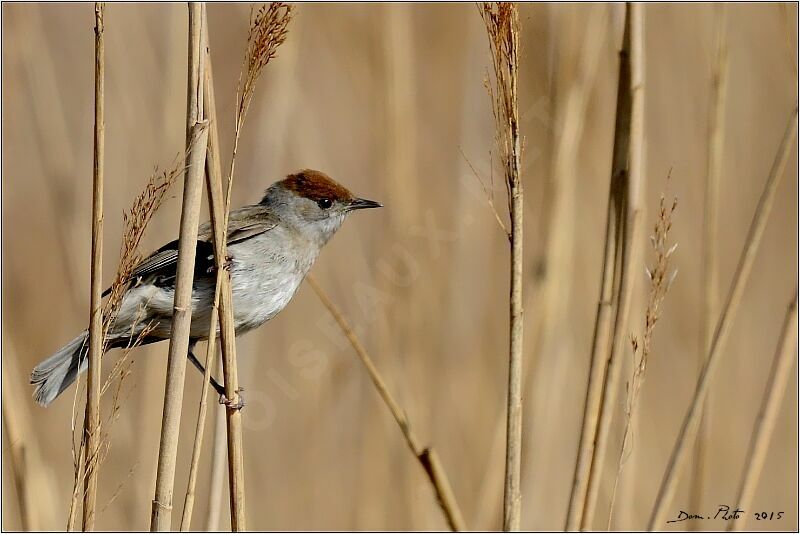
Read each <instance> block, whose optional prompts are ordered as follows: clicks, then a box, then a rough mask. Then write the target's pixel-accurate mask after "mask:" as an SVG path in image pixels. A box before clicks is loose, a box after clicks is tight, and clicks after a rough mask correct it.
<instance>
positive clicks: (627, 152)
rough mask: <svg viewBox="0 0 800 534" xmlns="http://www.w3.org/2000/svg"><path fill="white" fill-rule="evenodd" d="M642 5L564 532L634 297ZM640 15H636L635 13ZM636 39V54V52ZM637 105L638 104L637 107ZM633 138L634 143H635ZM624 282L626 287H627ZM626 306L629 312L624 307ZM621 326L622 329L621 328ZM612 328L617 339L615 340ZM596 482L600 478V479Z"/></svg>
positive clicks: (624, 86)
mask: <svg viewBox="0 0 800 534" xmlns="http://www.w3.org/2000/svg"><path fill="white" fill-rule="evenodd" d="M640 9H641V7H638V6H636V7H633V6H631V5H630V4H626V6H625V23H624V32H623V37H622V48H621V50H620V53H619V58H620V62H619V82H618V87H617V110H616V119H615V125H614V148H613V158H612V162H611V181H610V185H609V201H608V211H607V214H606V232H605V245H604V255H603V267H602V276H601V286H600V298H599V301H598V304H597V314H596V316H595V326H594V335H593V338H592V354H591V360H590V364H589V384H588V387H587V390H586V399H585V401H584V408H583V421H582V423H581V435H580V441H579V444H578V455H577V459H576V462H575V473H574V476H573V482H572V489H571V492H570V498H569V506H568V509H567V518H566V522H565V526H564V529H565V530H568V531H574V530H578V529H579V528H581V527H582V525H583V524H584V520H585V519H587V520H590V519H591V518H585V517H584V516H585V511H586V503H587V501H588V499H587V498H588V496H589V489H590V481H591V478H592V477H591V472H592V466H593V462H594V459H595V458H596V457H597V455H596V451H595V443H596V440H597V438H598V433H599V431H600V428H599V420H600V416H601V413H602V411H603V404H604V401H605V400H607V397H608V396H609V395H610V394H609V392H608V391H607V388H608V386H609V384H610V383H612V382H615V380H613V379H614V378H615V377H614V376H612V375H611V373H612V372H613V373H614V374H616V375H617V381H618V374H619V372H618V371H616V370H615V369H614V368H612V365H614V364H617V365H614V367H616V368H619V367H620V366H619V365H618V362H615V361H614V360H613V359H612V358H613V354H614V352H616V353H617V354H618V351H612V348H613V346H614V345H612V340H613V341H618V336H619V335H621V334H620V333H619V332H620V329H622V328H623V324H624V323H625V322H626V319H627V308H628V302H629V299H630V288H629V287H627V288H626V286H628V285H629V284H630V275H629V273H626V276H624V277H623V272H622V271H623V269H628V267H627V266H626V265H627V262H630V261H631V258H632V257H633V251H632V249H631V245H632V244H633V242H634V241H635V235H634V230H635V229H636V221H637V220H638V189H639V188H638V183H637V182H638V181H639V180H640V177H639V173H640V165H641V150H642V142H641V136H642V133H643V132H642V130H641V127H642V124H641V121H642V118H643V117H642V109H641V107H642V97H641V94H640V90H641V80H642V78H641V72H640V71H641V65H640V64H639V63H640V59H638V58H639V56H641V48H640V45H641V42H640V29H637V30H636V32H635V34H634V32H633V31H632V26H633V25H634V21H633V20H632V19H634V18H636V19H637V21H636V23H635V25H636V26H640V24H641V14H640V11H639V10H640ZM634 11H635V13H634ZM634 38H636V39H635V40H636V41H637V42H636V45H635V46H636V50H635V51H634V48H633V47H634V42H633V41H634ZM632 62H633V63H636V68H635V70H636V74H635V76H636V80H637V81H638V83H636V84H635V83H634V81H633V76H634V72H633V70H634V69H633V68H632ZM634 101H636V104H634ZM632 140H633V141H632ZM624 281H625V283H623V282H624ZM620 308H624V309H620ZM617 327H618V328H617ZM612 329H613V332H614V334H613V337H612ZM595 478H596V476H595Z"/></svg>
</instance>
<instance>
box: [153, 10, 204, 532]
mask: <svg viewBox="0 0 800 534" xmlns="http://www.w3.org/2000/svg"><path fill="white" fill-rule="evenodd" d="M204 31H205V29H204V27H203V17H202V4H201V3H197V2H191V3H189V62H188V63H189V76H188V83H187V110H186V150H187V152H188V156H187V157H188V165H187V168H186V177H185V181H184V188H183V207H182V210H181V222H180V236H179V241H178V265H177V277H176V281H175V303H174V306H173V316H172V335H171V337H170V342H169V359H168V362H167V379H166V387H165V392H164V412H163V416H162V423H161V442H160V445H159V451H158V470H157V473H156V489H155V496H154V498H153V507H152V515H151V521H150V529H151V530H152V531H166V530H170V528H171V517H172V497H173V488H174V485H175V465H176V460H177V455H178V435H179V432H180V422H181V408H182V403H183V387H184V379H185V377H186V359H187V358H186V354H187V353H188V350H189V329H190V327H191V321H192V281H193V277H194V264H195V253H196V248H197V231H198V226H199V218H200V205H201V197H202V193H203V190H202V185H203V170H204V163H205V157H206V143H207V140H208V128H207V123H206V122H204V121H203V83H202V80H203V76H204V72H203V71H204V63H205V53H204V51H203V49H202V43H203V32H204Z"/></svg>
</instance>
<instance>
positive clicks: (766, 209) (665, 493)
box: [648, 108, 797, 530]
mask: <svg viewBox="0 0 800 534" xmlns="http://www.w3.org/2000/svg"><path fill="white" fill-rule="evenodd" d="M796 134H797V108H795V109H794V110H793V111H792V116H791V119H790V121H789V124H788V125H787V127H786V131H785V132H784V134H783V140H782V141H781V145H780V147H779V148H778V152H777V154H776V155H775V160H774V161H773V162H772V168H771V169H770V172H769V176H768V178H767V182H766V183H765V184H764V191H763V192H762V193H761V198H760V199H759V201H758V205H757V206H756V211H755V214H754V215H753V220H752V222H751V223H750V229H749V230H748V232H747V237H746V239H745V242H744V248H743V249H742V253H741V256H740V257H739V264H738V266H737V267H736V272H735V273H734V276H733V282H732V284H731V288H730V291H729V293H728V297H727V299H726V301H725V305H724V306H723V308H722V314H721V315H720V318H719V321H718V322H717V327H716V330H715V331H714V338H713V340H712V342H711V348H710V349H709V354H708V358H707V359H706V363H705V366H704V367H703V371H702V373H700V378H699V379H698V381H697V387H696V389H695V393H694V398H693V400H692V403H691V404H690V406H689V410H688V411H687V412H686V416H685V417H684V420H683V424H682V425H681V430H680V433H679V434H678V438H677V440H676V442H675V446H674V448H673V449H672V454H671V456H670V458H669V461H668V463H667V468H666V470H665V472H664V478H663V480H662V481H661V487H660V488H659V491H658V495H657V497H656V501H655V505H654V506H653V512H652V514H651V516H650V521H649V524H648V530H655V529H657V528H660V527H663V525H664V522H665V521H666V518H667V514H669V507H670V506H671V505H672V499H673V497H674V496H675V491H676V490H677V487H678V479H679V476H680V474H681V472H682V470H683V468H684V467H685V466H686V463H687V461H688V459H689V451H690V447H691V445H692V444H693V443H694V439H695V437H696V435H697V427H698V426H699V424H700V416H701V415H702V406H703V401H704V400H705V398H706V395H707V394H708V390H709V388H710V386H711V380H712V378H713V377H714V373H715V372H716V370H717V369H718V368H719V365H720V361H721V359H722V354H723V353H724V348H725V342H726V341H727V339H728V334H730V329H731V324H732V323H733V319H734V317H735V316H736V312H737V311H738V310H739V304H740V303H741V301H742V295H743V294H744V288H745V286H746V284H747V280H748V278H749V277H750V271H751V270H752V267H753V262H754V260H755V257H756V252H757V251H758V246H759V244H760V243H761V237H762V235H763V234H764V228H765V226H766V224H767V219H768V218H769V214H770V211H771V208H772V202H773V200H774V198H775V192H776V191H777V189H778V184H779V183H780V178H781V177H782V176H783V171H784V169H785V168H786V162H787V161H788V160H789V154H790V153H791V151H792V148H793V147H794V146H795V145H794V138H795V135H796Z"/></svg>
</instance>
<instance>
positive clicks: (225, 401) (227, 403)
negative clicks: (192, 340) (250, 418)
mask: <svg viewBox="0 0 800 534" xmlns="http://www.w3.org/2000/svg"><path fill="white" fill-rule="evenodd" d="M193 348H194V345H192V346H191V347H189V354H188V357H189V361H190V362H192V363H193V364H194V366H195V367H197V369H198V370H199V371H200V372H201V373H203V376H205V374H206V368H205V367H203V364H202V363H200V360H198V359H197V356H195V355H194V353H193V352H192V349H193ZM208 383H209V384H211V385H212V386H213V388H214V390H216V392H217V393H218V394H219V403H220V404H224V405H225V406H227V407H228V408H233V409H234V410H241V409H242V408H244V397H243V396H242V391H244V388H243V387H240V388H239V389H238V390H237V391H236V393H238V394H239V400H238V401H237V402H235V403H234V402H232V401H231V400H230V399H229V398H228V397H227V396H225V387H224V386H221V385H220V384H219V382H217V381H216V380H214V377H213V376H209V377H208Z"/></svg>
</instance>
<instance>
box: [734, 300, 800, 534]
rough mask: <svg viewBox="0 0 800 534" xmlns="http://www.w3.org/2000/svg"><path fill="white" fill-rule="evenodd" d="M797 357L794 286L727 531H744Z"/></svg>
mask: <svg viewBox="0 0 800 534" xmlns="http://www.w3.org/2000/svg"><path fill="white" fill-rule="evenodd" d="M796 357H797V288H795V290H794V297H792V301H791V302H790V303H789V309H788V310H786V318H785V319H784V321H783V327H782V328H781V334H780V337H779V338H778V346H777V348H776V350H775V357H774V358H773V359H772V367H771V368H770V371H769V379H767V386H766V388H764V397H763V398H762V400H761V408H760V409H759V411H758V415H757V416H756V422H755V425H754V428H753V435H752V437H751V439H750V446H749V447H748V449H747V456H745V462H744V465H745V467H744V470H743V472H742V479H741V481H740V482H739V491H738V492H737V494H736V500H735V501H734V502H735V503H736V508H738V509H740V510H743V511H744V513H742V514H739V519H735V520H734V521H732V522H731V523H730V524H729V525H728V530H729V531H733V530H743V529H744V526H745V520H746V519H747V517H748V516H749V513H748V511H749V510H750V504H751V503H752V502H753V497H754V496H755V493H756V489H757V487H758V481H759V479H760V478H761V471H762V469H763V468H764V461H765V460H766V458H767V451H768V450H769V442H770V439H771V438H772V432H773V431H774V430H775V423H776V422H777V420H778V412H779V411H780V408H781V403H782V402H783V397H784V394H785V393H786V386H787V385H788V384H789V379H790V378H793V375H792V365H793V364H794V362H795V359H796Z"/></svg>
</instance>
